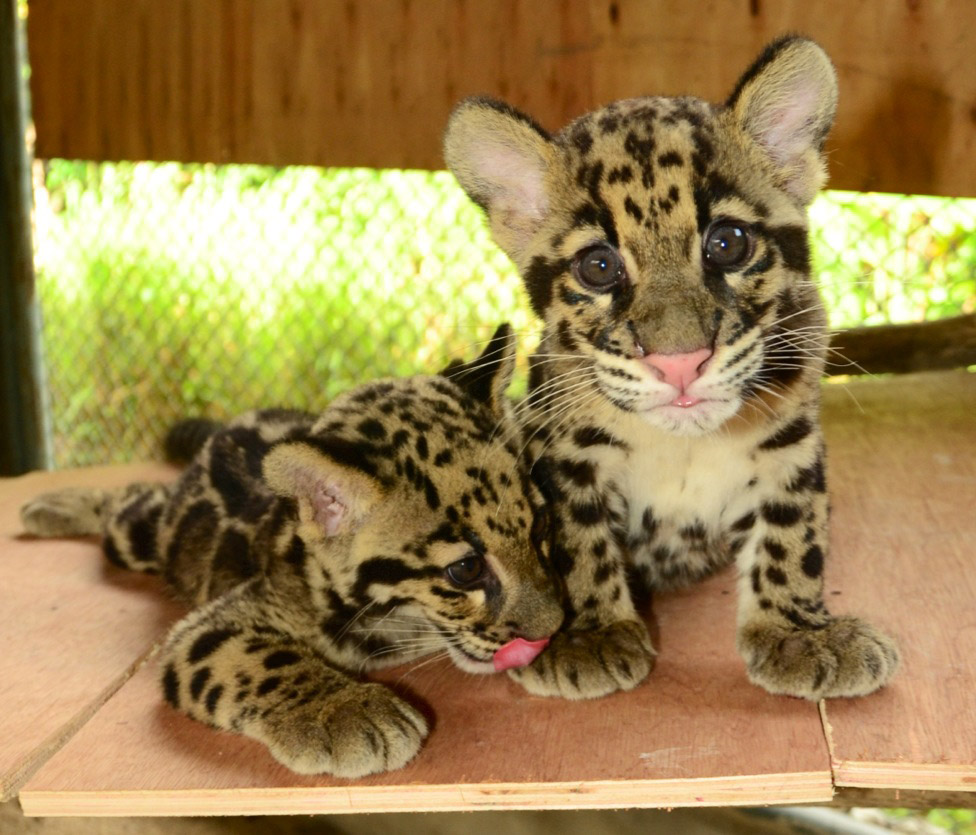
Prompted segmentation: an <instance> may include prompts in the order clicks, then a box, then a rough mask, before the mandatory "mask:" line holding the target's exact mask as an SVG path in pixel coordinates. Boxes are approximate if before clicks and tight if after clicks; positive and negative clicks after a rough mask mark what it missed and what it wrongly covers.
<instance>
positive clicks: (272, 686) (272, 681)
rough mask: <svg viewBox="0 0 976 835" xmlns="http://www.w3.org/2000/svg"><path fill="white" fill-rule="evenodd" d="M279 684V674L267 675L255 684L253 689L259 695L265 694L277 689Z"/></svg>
mask: <svg viewBox="0 0 976 835" xmlns="http://www.w3.org/2000/svg"><path fill="white" fill-rule="evenodd" d="M280 684H281V676H269V677H268V678H266V679H265V680H264V681H262V682H261V683H260V684H259V685H258V686H257V690H255V692H256V693H257V695H259V696H267V695H268V693H271V692H273V691H274V690H277V689H278V686H279V685H280Z"/></svg>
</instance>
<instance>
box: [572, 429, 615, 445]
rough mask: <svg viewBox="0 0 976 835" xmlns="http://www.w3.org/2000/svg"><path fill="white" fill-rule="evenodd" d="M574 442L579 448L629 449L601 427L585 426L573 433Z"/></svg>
mask: <svg viewBox="0 0 976 835" xmlns="http://www.w3.org/2000/svg"><path fill="white" fill-rule="evenodd" d="M573 440H574V441H575V442H576V445H577V446H580V447H590V446H612V447H619V448H621V449H627V444H625V443H624V442H623V441H621V440H619V439H617V438H615V437H614V436H613V435H611V434H610V433H609V432H607V431H606V430H605V429H601V428H600V427H599V426H583V427H581V428H579V429H577V430H576V432H574V433H573Z"/></svg>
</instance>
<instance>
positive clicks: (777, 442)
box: [759, 415, 813, 450]
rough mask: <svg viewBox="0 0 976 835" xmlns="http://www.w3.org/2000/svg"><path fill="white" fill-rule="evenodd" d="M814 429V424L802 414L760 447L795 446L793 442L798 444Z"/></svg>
mask: <svg viewBox="0 0 976 835" xmlns="http://www.w3.org/2000/svg"><path fill="white" fill-rule="evenodd" d="M812 431H813V424H812V423H811V422H810V419H809V418H808V417H806V416H805V415H801V416H800V417H798V418H797V419H796V420H794V421H792V422H790V423H788V424H787V425H786V426H784V427H782V428H781V429H779V430H778V431H777V432H776V433H775V434H773V435H771V436H770V437H768V438H767V439H766V440H765V441H763V442H762V443H761V444H760V445H759V449H762V450H770V449H782V448H783V447H788V446H793V444H798V443H799V442H800V441H802V440H803V439H804V438H806V437H807V436H808V435H809V434H810V433H811V432H812Z"/></svg>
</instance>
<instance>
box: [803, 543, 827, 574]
mask: <svg viewBox="0 0 976 835" xmlns="http://www.w3.org/2000/svg"><path fill="white" fill-rule="evenodd" d="M823 561H824V556H823V551H821V550H820V547H819V546H817V545H811V546H810V547H809V548H808V549H807V552H806V553H805V554H804V555H803V561H802V563H801V565H802V566H803V573H804V574H806V575H807V577H819V576H820V575H821V574H822V573H823Z"/></svg>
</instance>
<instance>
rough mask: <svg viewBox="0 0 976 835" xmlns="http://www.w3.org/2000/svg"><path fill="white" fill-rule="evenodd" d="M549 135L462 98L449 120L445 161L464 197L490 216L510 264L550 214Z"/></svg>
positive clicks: (497, 107) (501, 108)
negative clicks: (547, 187)
mask: <svg viewBox="0 0 976 835" xmlns="http://www.w3.org/2000/svg"><path fill="white" fill-rule="evenodd" d="M553 155H554V149H553V146H552V143H551V142H550V141H549V135H548V134H547V133H546V132H545V131H544V130H543V129H542V128H541V127H539V126H538V125H537V124H536V123H535V122H534V121H532V119H530V118H529V117H528V116H526V115H524V114H522V113H519V111H517V110H515V109H514V108H512V107H509V106H508V105H507V104H504V103H503V102H499V101H495V100H494V99H489V98H484V97H474V98H468V99H464V100H463V101H462V102H461V103H460V104H459V105H457V107H455V108H454V112H453V113H452V114H451V116H450V119H448V123H447V130H446V131H445V133H444V159H445V161H446V162H447V167H448V168H450V169H451V172H452V173H453V174H454V176H455V177H456V178H457V181H458V182H459V183H460V184H461V188H463V189H464V190H465V191H466V192H467V194H468V196H469V197H470V198H471V199H472V200H473V201H474V202H475V203H477V204H478V205H479V206H481V208H482V209H484V210H485V211H486V212H487V213H488V220H489V222H490V224H491V232H492V235H493V236H494V238H495V241H496V242H497V243H498V245H499V246H500V247H501V248H502V249H504V250H505V251H506V252H507V253H508V254H509V256H511V257H512V259H513V260H515V261H516V262H518V260H519V255H520V253H521V252H522V250H523V249H524V248H525V246H526V244H527V243H528V242H529V239H530V238H531V237H532V235H533V234H535V232H536V230H537V229H538V228H539V224H540V223H541V222H542V221H543V219H544V218H545V216H546V214H547V213H548V211H549V197H548V195H547V193H546V182H545V180H546V173H547V171H548V170H549V166H550V164H551V162H552V159H553Z"/></svg>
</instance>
